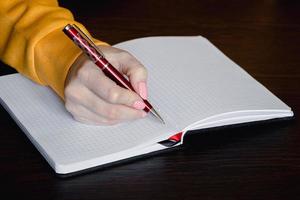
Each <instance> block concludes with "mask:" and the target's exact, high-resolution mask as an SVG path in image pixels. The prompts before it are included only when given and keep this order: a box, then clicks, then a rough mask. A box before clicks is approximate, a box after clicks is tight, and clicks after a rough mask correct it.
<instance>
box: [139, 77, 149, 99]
mask: <svg viewBox="0 0 300 200" xmlns="http://www.w3.org/2000/svg"><path fill="white" fill-rule="evenodd" d="M138 87H139V94H140V95H141V97H142V98H143V99H147V96H148V94H147V86H146V82H145V81H142V82H140V83H139V85H138Z"/></svg>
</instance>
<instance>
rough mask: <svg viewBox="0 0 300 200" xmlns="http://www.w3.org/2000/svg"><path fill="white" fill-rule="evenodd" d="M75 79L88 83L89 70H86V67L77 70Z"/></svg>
mask: <svg viewBox="0 0 300 200" xmlns="http://www.w3.org/2000/svg"><path fill="white" fill-rule="evenodd" d="M77 77H78V78H79V79H80V80H83V81H88V80H89V79H90V73H89V70H87V68H86V67H81V68H79V69H78V70H77Z"/></svg>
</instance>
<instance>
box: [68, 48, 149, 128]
mask: <svg viewBox="0 0 300 200" xmlns="http://www.w3.org/2000/svg"><path fill="white" fill-rule="evenodd" d="M99 48H100V50H101V51H102V52H103V54H104V55H105V57H106V59H107V60H108V61H109V62H110V63H111V64H112V65H113V66H114V67H115V68H116V69H118V70H119V71H120V72H121V73H122V74H124V75H126V76H127V77H128V79H129V81H130V83H131V84H132V86H133V88H134V89H135V91H136V92H138V93H139V95H140V96H141V97H142V98H144V99H146V98H147V86H146V81H147V70H146V68H145V67H144V66H143V65H142V64H141V63H140V62H139V61H137V60H136V59H135V58H134V57H133V56H132V55H131V54H129V53H128V52H126V51H123V50H120V49H117V48H114V47H110V46H99ZM139 95H137V94H136V93H134V92H132V91H129V90H127V89H124V88H122V87H120V86H118V85H117V84H116V83H115V82H114V81H112V80H111V79H109V78H108V77H107V76H106V75H105V74H104V73H103V72H102V71H101V69H99V68H98V67H97V66H96V65H95V64H94V63H93V62H91V61H90V60H89V59H88V58H87V57H86V56H85V55H81V56H79V58H78V59H77V60H76V61H75V63H74V64H73V65H72V67H71V69H70V71H69V73H68V76H67V78H66V83H65V107H66V109H67V110H68V111H69V112H70V113H71V114H72V116H73V118H74V119H75V120H77V121H80V122H83V123H86V124H94V125H113V124H116V123H119V122H123V121H128V120H134V119H138V118H141V117H145V116H146V112H144V111H143V108H144V107H145V104H144V102H143V101H142V98H141V97H140V96H139Z"/></svg>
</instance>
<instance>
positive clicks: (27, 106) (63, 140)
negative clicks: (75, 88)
mask: <svg viewBox="0 0 300 200" xmlns="http://www.w3.org/2000/svg"><path fill="white" fill-rule="evenodd" d="M0 97H1V99H2V101H3V102H5V104H6V105H4V106H5V107H6V108H7V107H8V108H9V110H10V111H11V113H13V114H14V118H15V119H17V122H18V123H19V125H21V127H22V129H23V131H25V133H26V134H27V136H28V137H29V138H30V139H31V141H32V142H33V143H34V144H35V146H36V147H37V148H38V150H39V151H40V152H41V153H42V154H43V155H44V156H45V157H46V159H47V161H48V162H49V163H50V165H51V166H52V167H53V168H54V166H55V165H71V164H74V163H78V162H82V161H86V160H90V159H94V158H99V157H102V156H106V155H110V154H114V153H117V152H120V151H123V150H127V149H130V148H136V147H137V146H139V145H142V144H147V143H149V142H150V141H152V140H156V141H155V142H158V141H160V140H161V139H162V138H160V139H157V137H163V136H164V135H165V136H164V137H163V139H166V138H167V136H169V134H172V133H174V131H175V130H174V129H171V128H170V126H171V125H168V123H167V125H162V124H161V123H160V122H159V121H158V120H157V119H154V118H152V117H151V116H148V117H146V118H145V119H141V120H136V121H134V122H130V123H123V124H119V125H116V126H103V127H101V126H92V125H85V124H82V123H79V122H77V121H75V120H74V119H73V118H72V117H71V115H70V114H69V113H68V112H67V111H66V110H65V108H64V104H63V102H62V101H61V100H60V99H59V98H58V97H57V96H56V95H55V93H54V92H52V90H51V89H49V88H48V87H44V86H40V85H37V84H35V83H33V82H32V81H30V80H29V79H27V78H25V77H23V76H22V75H20V74H13V75H8V76H2V77H1V78H0ZM25 129H26V130H25ZM95 165H96V163H95Z"/></svg>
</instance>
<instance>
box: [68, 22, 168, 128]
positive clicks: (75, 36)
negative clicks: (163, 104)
mask: <svg viewBox="0 0 300 200" xmlns="http://www.w3.org/2000/svg"><path fill="white" fill-rule="evenodd" d="M63 32H64V33H65V34H66V35H67V36H68V37H69V38H70V39H71V40H72V41H73V42H74V43H75V44H76V45H77V46H78V47H79V48H80V49H81V50H82V51H83V52H84V53H85V54H86V55H87V56H88V57H89V58H90V59H91V60H92V61H93V62H94V63H95V64H96V66H98V67H99V68H100V69H101V70H102V71H103V72H104V74H105V75H106V76H108V77H109V78H110V79H112V80H113V81H115V82H116V83H117V84H118V85H119V86H121V87H123V88H126V89H128V90H131V91H133V92H135V91H134V89H133V87H132V85H131V84H130V82H129V81H128V80H127V79H126V78H125V77H124V76H123V75H122V74H121V73H120V72H119V71H118V70H117V69H116V68H115V67H114V66H112V65H111V64H110V63H109V62H108V61H107V60H106V58H105V57H104V54H103V53H102V52H101V51H100V49H99V48H98V47H97V46H96V45H95V44H94V43H93V41H92V40H91V39H90V38H89V37H88V36H87V35H86V34H84V33H83V32H82V31H81V30H80V29H79V28H78V27H77V26H76V25H75V24H74V25H70V24H68V25H67V26H65V27H64V29H63ZM142 99H143V98H142ZM143 101H144V103H145V105H146V106H145V108H144V111H145V112H147V113H148V112H150V113H152V114H153V115H154V116H155V117H157V118H158V119H159V120H160V121H161V122H162V123H165V122H164V120H163V119H162V117H161V116H160V115H159V114H158V112H157V111H156V110H155V109H154V108H153V106H152V105H151V104H150V103H149V102H148V101H147V100H146V99H143Z"/></svg>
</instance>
